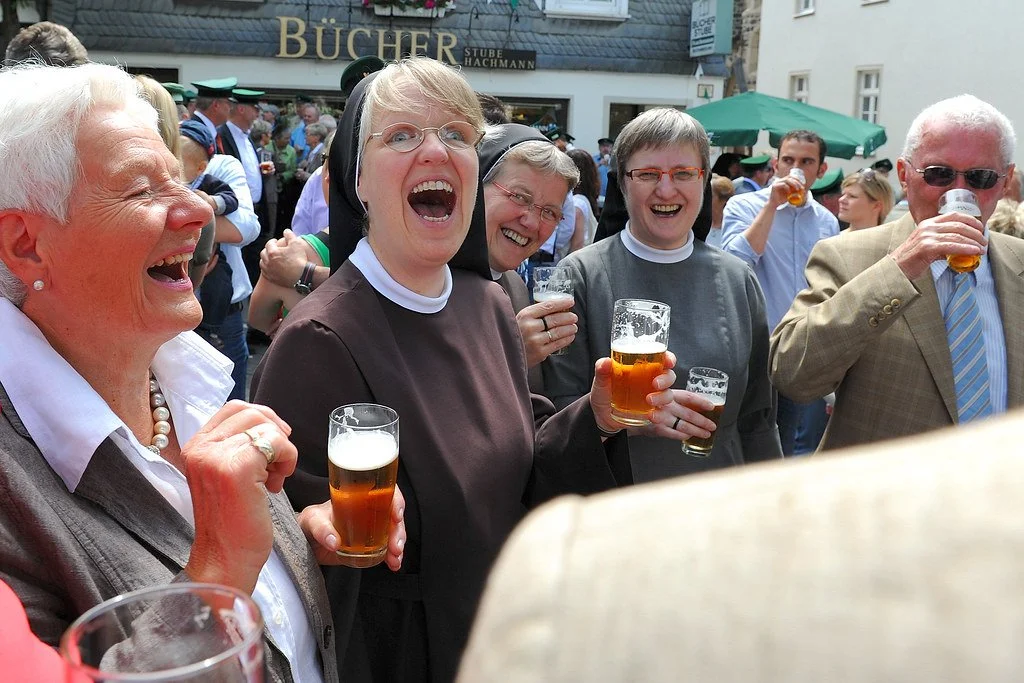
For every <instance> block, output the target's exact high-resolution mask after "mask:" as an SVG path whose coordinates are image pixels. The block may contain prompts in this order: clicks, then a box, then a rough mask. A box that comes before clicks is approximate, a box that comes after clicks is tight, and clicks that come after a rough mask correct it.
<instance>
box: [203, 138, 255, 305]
mask: <svg viewBox="0 0 1024 683" xmlns="http://www.w3.org/2000/svg"><path fill="white" fill-rule="evenodd" d="M206 172H207V174H209V175H212V176H213V177H214V178H217V179H218V180H223V181H224V182H225V183H227V184H228V185H229V186H231V189H232V190H234V192H235V197H237V198H238V208H237V209H236V210H235V211H232V212H231V213H229V214H228V215H227V216H225V218H227V219H228V220H229V221H231V223H232V224H233V225H234V226H235V227H236V228H238V232H240V233H242V241H241V242H236V243H234V244H227V243H222V244H221V245H220V246H221V248H222V249H223V250H224V256H225V257H227V259H228V265H229V266H231V289H232V292H231V303H233V304H234V303H238V302H239V301H242V300H243V299H245V298H246V297H247V296H249V295H250V294H252V283H251V282H249V273H248V272H247V271H246V270H245V262H244V261H242V247H244V246H245V245H247V244H249V243H250V242H252V241H253V240H254V239H256V238H257V237H259V236H260V220H259V219H258V218H257V217H256V212H255V211H253V208H252V195H250V194H249V183H248V182H247V181H246V179H245V169H243V168H242V164H241V162H239V161H238V159H236V158H234V157H233V156H230V155H227V154H214V155H213V157H212V158H211V159H210V163H209V164H208V165H207V167H206Z"/></svg>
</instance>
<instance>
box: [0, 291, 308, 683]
mask: <svg viewBox="0 0 1024 683" xmlns="http://www.w3.org/2000/svg"><path fill="white" fill-rule="evenodd" d="M0 330H3V334H0V384H3V386H4V389H5V390H6V391H7V394H8V396H9V397H10V399H11V403H12V404H13V405H14V409H15V410H16V411H17V412H18V416H19V417H20V418H21V421H22V422H23V423H24V425H25V428H26V429H27V430H28V432H29V434H31V435H32V439H33V441H34V442H35V444H36V447H37V448H39V451H40V452H41V453H42V454H43V457H44V458H45V459H46V462H47V463H48V464H49V465H50V467H51V468H52V469H53V471H54V472H56V473H57V475H58V476H60V478H61V479H62V480H63V481H64V484H65V486H67V488H68V491H71V492H72V493H73V492H74V491H75V489H76V488H77V487H78V484H79V482H80V481H81V479H82V475H83V474H84V473H85V470H86V468H87V467H88V465H89V461H90V460H91V459H92V456H93V454H94V453H95V452H96V449H97V448H98V447H99V445H100V444H101V443H102V442H103V441H104V440H105V439H107V438H108V437H109V438H111V439H112V440H113V441H115V442H116V443H117V445H118V446H119V447H120V448H121V450H122V451H123V452H124V453H125V455H126V456H127V458H128V460H129V462H131V464H132V465H133V466H134V467H135V468H136V469H137V470H138V471H139V472H140V473H141V474H142V476H144V477H145V478H146V480H147V481H149V483H150V484H152V485H153V487H154V488H155V489H156V490H157V492H159V494H160V495H161V496H163V497H164V499H165V500H166V501H167V502H168V503H169V504H170V505H171V506H172V507H173V508H174V509H175V510H177V511H178V513H179V514H180V515H181V516H182V518H183V519H185V520H186V521H187V522H188V523H189V524H190V525H191V526H195V519H194V515H193V509H192V496H191V493H190V492H189V488H188V482H187V481H186V480H185V475H183V474H182V473H181V472H180V471H179V470H178V469H177V468H175V467H173V466H172V465H171V464H170V463H168V462H167V461H166V460H164V459H163V458H161V457H160V456H159V455H157V454H155V453H153V452H152V451H150V450H149V449H148V448H147V447H145V446H143V445H142V444H141V443H139V441H138V439H136V438H135V435H134V434H133V433H132V431H131V430H130V429H128V427H127V425H125V424H124V422H122V421H121V419H120V418H118V417H117V415H115V414H114V413H113V411H111V410H110V407H109V406H108V405H107V404H106V402H105V401H104V400H103V399H102V398H100V396H99V394H97V393H96V392H95V391H94V390H93V388H92V387H91V386H90V385H89V384H88V382H86V381H85V380H84V379H83V378H82V376H81V375H79V374H78V373H77V372H76V371H75V369H74V368H72V367H71V366H70V365H69V364H68V363H67V361H65V360H64V358H63V357H61V356H60V355H59V354H58V353H57V352H56V351H55V350H54V349H53V347H51V346H50V343H49V342H48V341H47V340H46V338H45V337H44V336H43V334H42V333H41V332H40V331H39V328H37V327H36V326H35V324H34V323H33V322H32V321H31V320H30V319H29V318H28V317H27V316H26V315H25V314H24V313H22V312H21V311H20V310H19V309H18V308H17V307H15V306H14V304H12V303H11V302H10V301H8V300H6V299H0ZM231 368H232V364H231V361H229V360H228V359H227V358H225V357H224V356H223V355H221V354H220V353H218V352H217V351H216V350H214V348H213V347H212V346H210V345H209V344H207V343H206V342H205V341H203V340H202V339H201V338H200V337H199V336H198V335H196V334H195V333H194V332H185V333H183V334H180V335H178V336H177V337H175V338H174V339H172V340H171V341H169V342H167V343H166V344H164V345H163V346H161V347H160V350H159V351H158V352H157V354H156V357H155V358H154V359H153V365H152V370H153V374H154V375H155V376H156V378H157V381H158V382H159V383H160V389H161V392H162V393H163V394H164V397H165V398H166V399H167V407H168V409H169V410H170V411H171V424H172V426H173V428H174V433H175V435H176V436H177V438H178V443H180V444H184V443H186V442H187V441H188V440H189V439H191V438H192V437H193V436H194V435H195V434H196V432H198V431H199V429H200V428H201V427H202V426H203V425H205V424H206V423H207V422H208V421H209V419H210V417H212V416H213V414H214V413H215V412H216V411H217V410H219V409H220V407H221V406H222V405H223V404H224V401H225V399H226V398H227V395H228V393H229V392H230V391H231V388H232V387H233V386H234V382H233V380H232V379H231ZM40 387H46V391H40V390H39V388H40ZM253 599H254V600H255V601H256V604H257V605H259V607H260V610H261V611H262V613H263V618H264V621H265V622H266V626H267V631H268V632H269V633H270V635H271V637H272V638H273V639H274V642H275V643H276V644H277V646H278V648H279V649H280V650H281V652H282V653H283V654H284V655H285V656H286V657H287V658H288V661H289V663H290V664H291V668H292V673H293V675H294V677H295V680H296V681H322V680H323V673H322V671H321V668H320V666H319V664H318V662H319V658H318V646H317V640H316V638H315V637H314V636H313V630H312V628H311V626H310V624H309V619H308V617H307V616H306V611H305V609H304V607H303V605H302V599H301V598H300V597H299V593H298V591H297V590H296V588H295V585H294V583H293V582H292V580H291V578H290V576H289V574H288V570H287V569H286V567H285V565H284V562H282V560H281V558H280V557H278V555H277V552H276V551H272V552H271V554H270V558H269V559H268V560H267V563H266V565H264V567H263V569H262V570H261V571H260V576H259V580H258V582H257V584H256V589H255V591H253Z"/></svg>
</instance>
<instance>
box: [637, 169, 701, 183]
mask: <svg viewBox="0 0 1024 683" xmlns="http://www.w3.org/2000/svg"><path fill="white" fill-rule="evenodd" d="M663 175H667V176H668V177H669V178H670V179H671V180H672V182H673V183H676V184H677V185H678V184H682V183H692V182H693V181H695V180H700V179H701V178H703V177H704V169H703V168H696V167H695V166H676V167H675V168H672V169H669V170H667V171H663V170H662V169H660V168H634V169H633V170H632V171H626V177H628V178H630V179H632V180H635V181H637V182H638V183H644V184H645V185H654V184H656V183H660V182H661V176H663Z"/></svg>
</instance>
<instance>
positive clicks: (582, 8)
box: [544, 0, 629, 21]
mask: <svg viewBox="0 0 1024 683" xmlns="http://www.w3.org/2000/svg"><path fill="white" fill-rule="evenodd" d="M544 14H545V15H547V16H549V17H566V18H571V19H599V20H600V19H605V20H612V21H618V20H623V19H628V18H629V0H544Z"/></svg>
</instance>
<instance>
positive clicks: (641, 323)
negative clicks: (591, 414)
mask: <svg viewBox="0 0 1024 683" xmlns="http://www.w3.org/2000/svg"><path fill="white" fill-rule="evenodd" d="M671 313H672V309H671V307H669V305H668V304H663V303H661V302H659V301H648V300H645V299H619V300H618V301H616V302H615V309H614V311H613V313H612V339H611V347H612V378H611V404H612V405H611V413H612V418H613V419H614V420H616V421H617V422H619V423H621V424H624V425H626V426H631V427H637V426H643V425H646V424H650V421H651V413H652V412H653V407H652V406H651V405H650V404H649V403H648V402H647V395H648V394H650V393H652V392H654V391H656V389H655V388H654V378H655V377H657V376H658V375H660V374H661V373H662V372H664V371H665V351H667V350H668V330H669V320H670V317H671Z"/></svg>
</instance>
